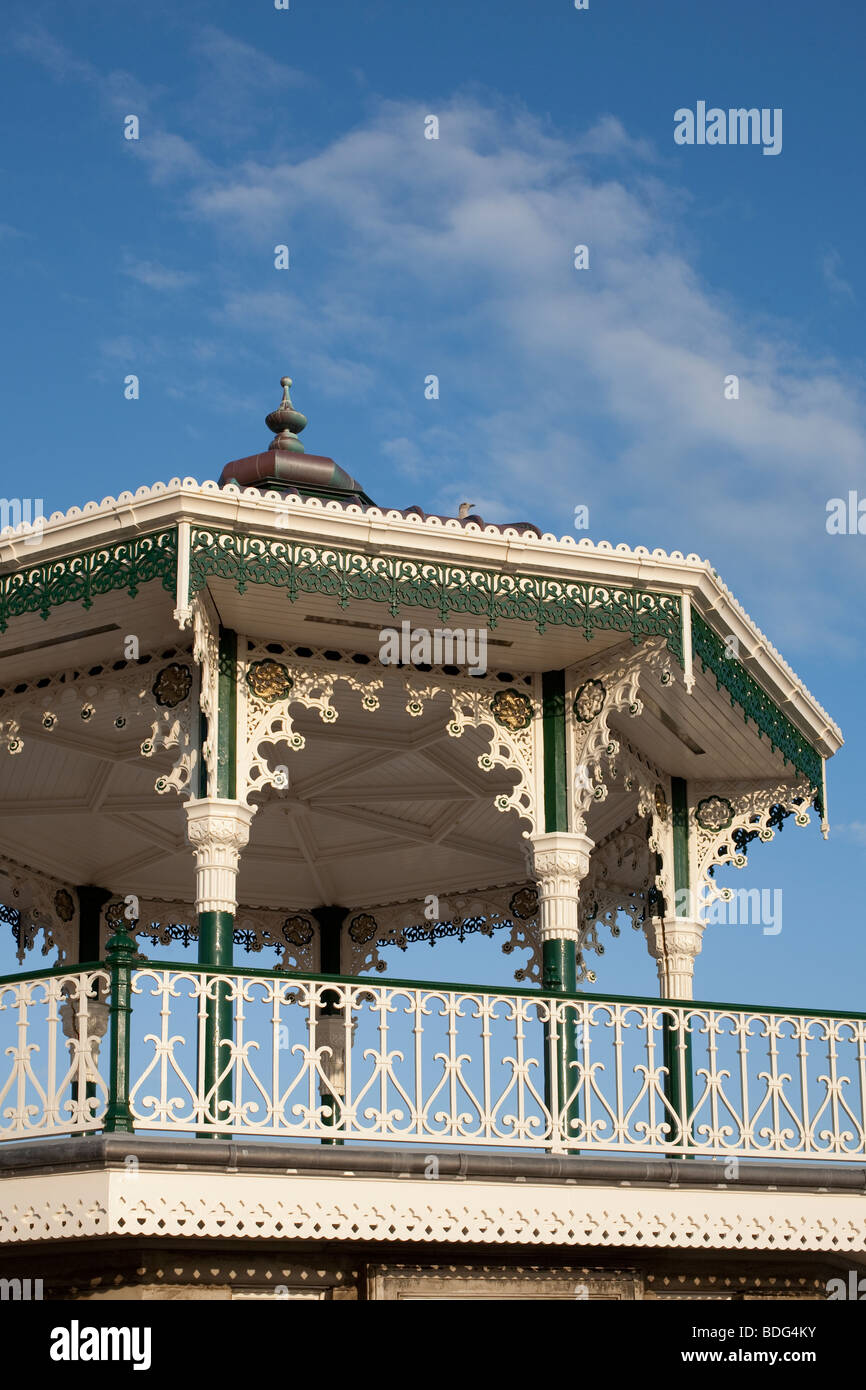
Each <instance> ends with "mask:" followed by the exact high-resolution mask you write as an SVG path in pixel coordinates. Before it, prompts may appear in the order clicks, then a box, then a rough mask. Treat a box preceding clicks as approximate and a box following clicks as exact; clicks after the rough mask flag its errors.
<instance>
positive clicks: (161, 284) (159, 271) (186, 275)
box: [123, 259, 199, 290]
mask: <svg viewBox="0 0 866 1390" xmlns="http://www.w3.org/2000/svg"><path fill="white" fill-rule="evenodd" d="M123 273H124V275H128V276H129V277H130V278H131V279H132V280H137V281H138V283H139V284H140V285H146V286H147V287H148V289H151V290H182V289H184V288H185V287H186V286H187V285H192V284H194V283H195V282H196V280H198V278H199V277H198V276H197V275H196V274H194V272H192V271H189V270H170V269H169V267H168V266H164V265H160V264H159V262H158V261H136V260H132V259H130V260H129V261H128V262H127V264H126V265H125V266H124V267H123Z"/></svg>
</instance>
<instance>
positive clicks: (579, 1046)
mask: <svg viewBox="0 0 866 1390" xmlns="http://www.w3.org/2000/svg"><path fill="white" fill-rule="evenodd" d="M134 949H135V948H134V946H133V944H132V942H131V940H130V939H129V938H128V937H127V936H126V935H125V933H123V932H119V933H118V934H117V935H116V936H115V937H114V938H113V939H112V942H111V949H110V952H109V958H108V960H107V962H106V963H105V964H94V965H90V966H81V967H78V966H76V967H73V968H66V969H57V970H53V971H46V972H43V973H41V974H36V973H34V974H30V975H18V976H6V977H4V978H3V979H0V1055H2V1056H3V1057H5V1061H4V1062H3V1063H2V1067H0V1136H2V1138H4V1139H7V1140H10V1139H28V1138H32V1137H37V1136H49V1135H60V1134H71V1133H82V1132H85V1131H91V1132H92V1131H94V1130H105V1131H109V1132H111V1131H124V1130H126V1131H129V1130H132V1129H134V1130H136V1131H144V1130H147V1131H158V1132H161V1133H166V1134H171V1133H177V1134H181V1133H183V1134H186V1135H189V1134H197V1135H202V1136H207V1135H228V1136H234V1135H237V1136H238V1137H253V1136H258V1137H261V1138H268V1139H277V1138H280V1137H285V1138H287V1139H291V1140H295V1141H297V1140H310V1141H316V1140H318V1141H320V1142H322V1141H324V1142H334V1140H343V1141H352V1140H356V1141H365V1142H367V1143H376V1144H424V1145H427V1146H431V1147H433V1146H437V1145H455V1146H460V1147H468V1146H477V1147H479V1148H484V1149H535V1150H546V1151H548V1152H551V1153H575V1152H581V1153H586V1154H592V1153H596V1154H598V1153H631V1154H644V1155H656V1156H668V1157H670V1156H672V1155H673V1156H679V1157H683V1158H686V1157H697V1156H702V1157H707V1158H763V1159H767V1158H773V1159H789V1160H790V1159H807V1160H813V1161H814V1160H820V1161H823V1162H828V1161H848V1162H860V1163H862V1162H863V1161H864V1159H866V1016H864V1015H862V1014H860V1015H849V1016H848V1017H837V1016H828V1015H822V1014H819V1013H816V1012H811V1011H805V1010H785V1009H777V1008H767V1009H764V1008H744V1007H735V1006H731V1005H726V1004H706V1003H697V1002H695V1003H693V1002H688V1003H682V1002H680V1003H677V1002H675V1001H671V1000H659V999H639V998H622V997H620V998H616V997H610V998H607V999H602V998H599V997H596V996H594V995H583V996H579V995H570V996H561V995H560V996H556V997H552V996H548V995H545V994H544V993H542V992H539V991H535V990H520V989H494V988H486V987H476V986H466V985H436V984H425V983H419V982H414V981H404V980H388V981H387V982H385V981H382V980H372V979H346V978H339V979H337V978H334V977H312V976H299V975H293V976H287V975H286V974H285V973H280V972H276V971H265V970H258V971H254V970H247V969H242V968H236V969H230V970H214V969H204V968H201V967H197V966H189V965H178V964H164V963H156V962H154V963H149V964H141V963H140V962H138V961H134V960H133V955H134ZM220 988H221V990H222V993H223V994H224V996H225V997H227V999H228V1001H229V1004H230V1009H231V1016H232V1020H233V1024H232V1036H231V1037H223V1038H222V1039H221V1041H220V1053H221V1054H222V1056H223V1058H224V1061H223V1063H222V1065H221V1067H220V1070H219V1074H218V1075H217V1076H216V1077H209V1078H208V1081H207V1083H206V1080H205V1077H206V1070H205V1060H204V1059H205V1048H204V1045H203V1044H204V1038H205V1031H206V1028H207V1026H208V1020H209V1019H212V1018H213V1017H214V1016H215V1010H214V1003H215V998H216V995H217V991H218V989H220ZM109 997H110V1000H111V1025H110V1028H109V1031H108V1034H107V1036H106V1037H105V1038H104V1039H103V1040H102V1042H101V1043H100V1041H99V1036H98V1034H99V1031H100V1027H103V1028H104V1018H103V1019H102V1020H101V1021H100V1018H99V1011H100V1009H102V1010H103V1012H104V1004H105V1001H106V999H108V998H109ZM565 1051H567V1052H568V1054H569V1056H571V1057H575V1058H576V1060H575V1061H574V1062H572V1063H571V1066H570V1068H569V1067H566V1066H564V1065H563V1059H562V1055H561V1054H562V1053H563V1052H565ZM568 1070H570V1071H571V1073H572V1074H571V1075H570V1076H568V1077H567V1079H566V1081H565V1084H564V1086H563V1076H564V1075H565V1074H566V1072H567V1071H568ZM563 1092H564V1093H563Z"/></svg>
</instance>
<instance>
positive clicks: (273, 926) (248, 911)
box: [101, 894, 319, 973]
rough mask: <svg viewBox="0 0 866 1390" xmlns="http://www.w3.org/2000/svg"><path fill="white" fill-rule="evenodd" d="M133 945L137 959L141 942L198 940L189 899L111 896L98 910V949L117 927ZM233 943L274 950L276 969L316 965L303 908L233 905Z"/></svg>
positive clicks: (252, 950) (315, 939)
mask: <svg viewBox="0 0 866 1390" xmlns="http://www.w3.org/2000/svg"><path fill="white" fill-rule="evenodd" d="M121 925H122V926H123V927H124V928H125V929H126V930H127V931H128V932H129V934H130V936H132V937H133V938H134V939H135V940H136V942H137V944H138V948H139V950H138V958H139V959H140V960H146V959H147V946H148V945H150V946H162V947H168V946H171V944H172V943H173V942H177V943H178V945H179V946H181V947H182V948H183V949H184V950H186V949H188V948H189V947H190V946H191V945H192V944H194V943H195V942H197V941H198V922H197V920H196V910H195V906H194V905H193V904H192V903H184V902H167V901H166V900H164V899H157V898H138V897H137V896H135V895H133V894H131V895H130V896H129V897H128V898H116V899H114V900H113V901H111V902H109V903H106V905H105V907H104V908H103V911H102V924H101V940H102V949H103V951H104V950H105V947H106V943H107V941H108V939H109V938H110V937H111V935H112V934H113V932H115V931H116V930H117V928H118V926H121ZM233 942H234V946H235V949H236V950H237V949H238V948H240V949H242V950H243V952H244V954H245V955H258V954H260V952H262V951H274V952H275V953H276V956H277V960H278V964H277V965H276V966H275V967H274V968H275V969H276V970H286V971H301V972H306V973H311V972H313V971H315V970H317V969H318V967H319V933H318V927H317V925H316V921H315V918H314V917H313V916H312V914H311V913H310V912H308V911H306V910H301V909H288V910H287V909H281V908H269V907H244V906H242V905H241V906H239V907H238V910H237V913H236V915H235V924H234V933H233Z"/></svg>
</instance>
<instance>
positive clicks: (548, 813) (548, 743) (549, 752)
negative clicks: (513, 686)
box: [541, 671, 568, 831]
mask: <svg viewBox="0 0 866 1390" xmlns="http://www.w3.org/2000/svg"><path fill="white" fill-rule="evenodd" d="M541 711H542V725H541V728H542V734H543V739H544V828H545V830H547V831H550V830H567V829H568V785H567V783H568V777H567V773H566V753H565V748H566V739H565V672H564V671H545V672H543V674H542V677H541Z"/></svg>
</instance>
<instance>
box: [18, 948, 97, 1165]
mask: <svg viewBox="0 0 866 1390" xmlns="http://www.w3.org/2000/svg"><path fill="white" fill-rule="evenodd" d="M108 986H109V976H108V973H107V971H105V970H85V971H80V972H77V971H75V970H74V969H73V970H71V971H70V972H69V973H63V972H54V973H52V974H50V975H45V976H42V977H39V978H32V977H28V976H24V977H21V978H18V979H13V980H9V979H6V980H0V1051H2V1056H3V1058H5V1059H6V1061H5V1062H0V1138H2V1139H30V1138H35V1137H38V1136H44V1135H51V1134H70V1133H80V1132H83V1131H85V1130H94V1129H101V1128H102V1118H103V1115H104V1113H105V1106H106V1102H107V1099H108V1086H107V1083H106V1081H105V1079H104V1075H103V1074H100V1073H101V1072H103V1071H104V1068H103V1067H101V1066H100V1059H99V1046H100V1044H99V1040H100V1038H101V1037H102V1036H103V1034H104V1033H105V1031H106V1028H107V1025H108V1005H107V1003H106V1002H105V999H106V994H107V991H108Z"/></svg>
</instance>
